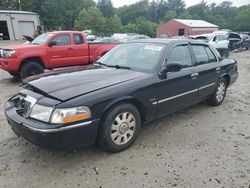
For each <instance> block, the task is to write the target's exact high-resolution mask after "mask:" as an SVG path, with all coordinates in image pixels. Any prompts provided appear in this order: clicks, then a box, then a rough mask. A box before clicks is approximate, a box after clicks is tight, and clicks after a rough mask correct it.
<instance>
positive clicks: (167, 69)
mask: <svg viewBox="0 0 250 188" xmlns="http://www.w3.org/2000/svg"><path fill="white" fill-rule="evenodd" d="M181 69H182V66H181V65H180V64H177V63H172V64H169V65H168V64H167V65H166V64H165V66H163V67H162V68H161V71H160V72H159V76H160V77H161V78H163V79H165V78H167V73H168V72H178V71H180V70H181Z"/></svg>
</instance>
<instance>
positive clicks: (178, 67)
mask: <svg viewBox="0 0 250 188" xmlns="http://www.w3.org/2000/svg"><path fill="white" fill-rule="evenodd" d="M181 69H182V66H181V65H180V64H177V63H173V64H169V65H167V72H178V71H180V70H181Z"/></svg>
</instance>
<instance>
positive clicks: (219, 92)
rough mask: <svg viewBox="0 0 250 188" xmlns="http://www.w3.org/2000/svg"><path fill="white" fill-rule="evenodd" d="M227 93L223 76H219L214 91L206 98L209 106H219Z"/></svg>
mask: <svg viewBox="0 0 250 188" xmlns="http://www.w3.org/2000/svg"><path fill="white" fill-rule="evenodd" d="M226 93H227V81H226V79H225V78H221V79H220V81H219V83H218V85H217V87H216V90H215V92H214V93H213V94H212V95H211V97H210V98H209V99H208V100H207V103H208V104H209V105H211V106H219V105H220V104H221V103H222V102H223V101H224V99H225V96H226Z"/></svg>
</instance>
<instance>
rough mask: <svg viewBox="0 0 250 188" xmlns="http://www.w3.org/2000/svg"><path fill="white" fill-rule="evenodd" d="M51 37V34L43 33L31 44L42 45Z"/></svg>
mask: <svg viewBox="0 0 250 188" xmlns="http://www.w3.org/2000/svg"><path fill="white" fill-rule="evenodd" d="M52 35H53V34H52V33H44V34H42V35H40V36H39V37H37V38H36V39H35V40H33V41H32V43H31V44H34V45H43V44H44V43H45V42H46V41H47V40H48V39H49V38H50V37H51V36H52Z"/></svg>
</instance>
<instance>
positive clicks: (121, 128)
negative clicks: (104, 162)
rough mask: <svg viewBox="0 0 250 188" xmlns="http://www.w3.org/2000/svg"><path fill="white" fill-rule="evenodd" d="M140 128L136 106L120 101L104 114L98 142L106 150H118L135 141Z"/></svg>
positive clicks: (127, 146)
mask: <svg viewBox="0 0 250 188" xmlns="http://www.w3.org/2000/svg"><path fill="white" fill-rule="evenodd" d="M140 128H141V116H140V113H139V111H138V110H137V108H136V107H135V106H133V105H131V104H129V103H122V104H120V105H118V106H116V107H114V108H112V109H111V110H109V111H108V113H107V114H106V117H105V119H104V120H103V123H102V124H101V128H100V132H99V137H98V142H99V144H100V145H101V147H102V148H103V149H104V150H106V151H108V152H113V153H115V152H120V151H123V150H125V149H127V148H129V147H130V146H131V145H132V144H133V143H134V142H135V140H136V138H137V136H138V133H139V131H140Z"/></svg>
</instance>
